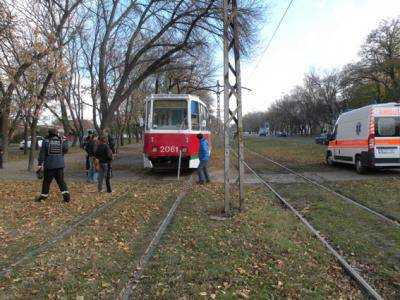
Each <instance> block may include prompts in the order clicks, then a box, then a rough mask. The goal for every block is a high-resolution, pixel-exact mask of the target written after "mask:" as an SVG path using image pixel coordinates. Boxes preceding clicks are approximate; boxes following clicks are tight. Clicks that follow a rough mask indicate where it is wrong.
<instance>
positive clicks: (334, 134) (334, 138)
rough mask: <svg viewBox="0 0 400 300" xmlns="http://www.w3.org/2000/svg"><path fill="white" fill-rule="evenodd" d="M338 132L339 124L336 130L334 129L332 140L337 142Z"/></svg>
mask: <svg viewBox="0 0 400 300" xmlns="http://www.w3.org/2000/svg"><path fill="white" fill-rule="evenodd" d="M337 130H338V124H336V125H335V128H334V129H333V133H332V140H336V136H337Z"/></svg>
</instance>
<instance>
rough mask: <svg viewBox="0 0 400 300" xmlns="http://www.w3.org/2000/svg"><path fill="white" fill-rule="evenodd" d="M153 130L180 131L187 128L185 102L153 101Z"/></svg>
mask: <svg viewBox="0 0 400 300" xmlns="http://www.w3.org/2000/svg"><path fill="white" fill-rule="evenodd" d="M153 112H154V114H153V125H152V127H153V129H159V130H182V129H187V128H188V120H187V101H186V100H154V102H153Z"/></svg>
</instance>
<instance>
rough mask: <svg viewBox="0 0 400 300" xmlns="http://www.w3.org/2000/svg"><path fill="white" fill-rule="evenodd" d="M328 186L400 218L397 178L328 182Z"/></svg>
mask: <svg viewBox="0 0 400 300" xmlns="http://www.w3.org/2000/svg"><path fill="white" fill-rule="evenodd" d="M329 186H330V187H331V188H333V189H334V190H337V191H338V192H340V193H342V194H344V195H346V196H348V197H350V198H352V199H354V200H356V201H357V202H360V203H362V204H364V205H367V206H368V207H370V208H372V209H374V210H376V211H378V212H381V213H383V214H385V215H387V216H390V217H393V218H395V219H397V220H400V196H399V191H400V180H399V179H398V178H375V179H367V180H362V181H361V180H354V181H345V182H330V183H329Z"/></svg>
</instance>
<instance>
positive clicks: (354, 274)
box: [235, 153, 383, 299]
mask: <svg viewBox="0 0 400 300" xmlns="http://www.w3.org/2000/svg"><path fill="white" fill-rule="evenodd" d="M235 155H236V153H235ZM243 164H244V165H245V167H246V168H247V169H248V170H249V171H250V172H251V173H252V174H253V175H254V176H255V177H256V178H257V179H258V180H259V181H260V182H261V183H262V184H263V185H264V187H265V188H266V189H267V190H269V191H270V192H272V193H273V194H274V195H275V197H276V198H277V199H278V200H279V201H280V202H281V203H282V204H283V205H284V206H285V207H287V208H288V209H289V210H290V211H291V212H292V213H293V214H294V215H295V216H296V217H297V218H298V219H299V220H300V221H301V222H302V223H303V224H304V225H305V226H306V227H307V229H308V230H309V231H310V232H311V233H312V234H313V235H314V236H315V237H316V238H317V239H318V240H319V241H320V242H321V243H322V244H323V245H324V246H325V247H326V248H327V250H328V251H329V252H330V253H331V254H332V255H333V256H334V257H335V258H336V260H337V261H338V262H339V264H340V265H341V266H342V267H343V269H344V270H345V271H346V272H347V273H348V274H349V276H350V277H351V278H353V279H354V280H355V282H356V283H357V284H358V285H359V286H360V288H361V289H362V290H363V291H364V292H365V293H366V295H367V296H368V297H369V298H372V299H383V297H382V296H381V295H380V294H379V293H378V292H377V291H376V290H375V289H374V288H373V287H372V286H371V285H370V284H369V283H368V282H367V281H366V280H365V279H364V278H363V277H362V276H361V275H360V273H359V272H358V271H357V270H356V269H355V268H353V267H352V266H351V265H350V263H349V262H347V260H346V259H345V258H344V257H343V256H342V255H340V254H339V253H338V252H337V251H336V250H335V248H334V247H333V246H332V245H331V244H330V243H329V242H328V241H327V240H326V239H325V238H324V237H323V236H322V235H321V234H320V233H319V231H318V230H317V229H315V228H314V226H313V225H312V224H311V223H310V222H309V221H308V220H307V219H306V218H305V217H304V216H303V215H302V214H301V213H300V212H299V211H298V210H297V209H296V208H295V207H294V206H293V205H291V204H290V203H289V201H287V200H286V199H285V198H284V197H283V196H282V195H281V194H280V193H279V192H278V191H277V190H276V189H275V188H274V187H273V186H272V185H271V184H270V183H268V182H266V181H265V180H264V179H263V178H262V177H261V175H259V174H258V173H257V172H256V171H255V170H254V169H253V168H252V167H251V166H250V165H249V164H248V163H247V162H246V161H243Z"/></svg>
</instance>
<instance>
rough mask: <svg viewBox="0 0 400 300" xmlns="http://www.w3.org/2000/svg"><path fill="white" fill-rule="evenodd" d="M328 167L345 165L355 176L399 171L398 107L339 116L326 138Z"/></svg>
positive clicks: (372, 108)
mask: <svg viewBox="0 0 400 300" xmlns="http://www.w3.org/2000/svg"><path fill="white" fill-rule="evenodd" d="M326 162H327V164H328V165H334V164H336V163H345V164H351V165H354V166H355V169H356V171H357V173H360V174H362V173H365V171H366V170H367V169H373V168H375V169H379V168H398V167H400V103H394V102H392V103H385V104H374V105H369V106H365V107H362V108H358V109H355V110H351V111H349V112H345V113H343V114H341V115H340V116H339V118H338V120H337V121H336V124H335V128H334V131H333V133H332V134H330V136H329V145H328V148H327V150H326Z"/></svg>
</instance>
